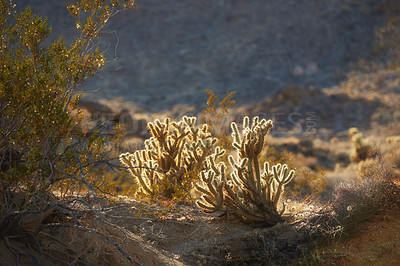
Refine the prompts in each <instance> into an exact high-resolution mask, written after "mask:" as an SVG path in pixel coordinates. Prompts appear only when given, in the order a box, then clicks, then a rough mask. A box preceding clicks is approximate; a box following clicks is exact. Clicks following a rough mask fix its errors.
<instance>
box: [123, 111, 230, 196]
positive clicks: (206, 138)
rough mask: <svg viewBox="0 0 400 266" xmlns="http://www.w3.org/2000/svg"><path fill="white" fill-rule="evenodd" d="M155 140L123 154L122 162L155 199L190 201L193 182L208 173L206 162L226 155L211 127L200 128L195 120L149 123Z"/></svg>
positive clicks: (183, 119)
mask: <svg viewBox="0 0 400 266" xmlns="http://www.w3.org/2000/svg"><path fill="white" fill-rule="evenodd" d="M148 128H149V129H150V134H151V137H150V139H147V140H146V141H145V149H143V150H138V151H135V152H134V153H129V152H128V153H123V154H121V155H120V160H121V163H122V164H123V165H125V166H126V167H127V168H128V170H129V172H130V173H131V175H132V176H133V177H135V178H136V179H137V181H138V183H139V185H140V192H141V193H142V194H145V195H148V196H151V197H152V198H160V199H169V200H171V199H173V200H180V199H184V198H186V199H187V197H189V192H190V189H191V188H192V187H193V182H196V181H197V180H198V175H199V173H200V171H202V170H203V169H204V163H205V161H206V158H207V157H208V156H210V155H211V154H215V155H217V154H219V155H221V154H222V151H221V150H220V149H219V148H216V142H217V139H216V138H214V137H212V136H211V133H210V132H209V130H208V126H207V125H206V124H203V125H202V126H198V125H196V118H195V117H187V116H184V117H183V118H182V120H181V121H179V122H175V121H172V122H171V120H170V119H169V118H167V119H165V120H164V122H161V121H160V120H156V121H154V122H153V123H152V122H150V123H148Z"/></svg>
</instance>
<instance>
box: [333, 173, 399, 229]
mask: <svg viewBox="0 0 400 266" xmlns="http://www.w3.org/2000/svg"><path fill="white" fill-rule="evenodd" d="M392 188H393V184H392V183H390V182H386V181H382V180H377V179H374V178H365V179H363V180H361V181H359V182H356V181H354V182H351V183H341V184H339V185H338V186H337V187H336V188H335V192H334V196H333V200H332V210H333V216H334V218H335V220H336V221H337V224H338V225H340V226H341V227H342V228H343V230H345V231H347V232H349V231H350V230H352V229H354V228H355V226H356V225H357V224H358V223H360V222H361V221H363V220H365V219H367V218H369V217H371V216H372V215H373V214H375V213H376V212H378V211H379V210H381V209H382V208H383V207H384V206H385V204H386V203H387V202H388V200H389V199H390V197H391V191H392Z"/></svg>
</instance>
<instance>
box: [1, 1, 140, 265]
mask: <svg viewBox="0 0 400 266" xmlns="http://www.w3.org/2000/svg"><path fill="white" fill-rule="evenodd" d="M132 5H133V1H105V0H102V1H86V0H82V1H80V2H78V3H76V4H74V5H70V6H69V7H68V10H69V11H70V14H71V15H72V16H73V17H74V18H75V19H76V26H77V34H76V36H77V37H76V39H75V40H74V41H73V42H72V43H70V44H67V43H66V42H65V41H64V40H63V38H62V37H60V38H58V39H56V40H55V41H53V42H49V41H48V40H47V38H48V36H49V35H50V33H51V30H50V29H49V28H48V27H47V22H46V19H43V18H41V17H39V16H36V15H35V14H33V13H32V11H31V9H30V8H27V9H25V10H24V11H21V12H19V13H17V12H16V11H15V5H14V4H13V2H12V1H8V0H0V28H1V38H0V235H1V236H2V237H5V238H6V237H7V236H9V235H18V236H22V237H24V234H31V235H32V238H33V239H35V235H36V234H37V233H38V232H39V231H40V230H41V229H42V228H43V227H42V225H43V223H44V221H47V222H49V221H50V222H51V221H53V220H52V218H54V217H55V216H57V219H58V220H57V221H60V219H61V218H60V217H62V215H65V216H69V217H74V218H75V219H76V216H78V214H77V212H75V211H77V210H76V209H75V210H73V208H74V207H71V208H63V207H62V206H63V204H62V202H60V201H58V199H59V198H60V197H58V196H59V195H61V196H67V195H68V196H71V195H75V196H76V195H77V194H78V193H83V194H84V193H90V194H91V198H92V199H95V200H96V199H97V197H96V195H95V193H96V191H102V190H103V189H106V188H107V186H108V185H107V184H106V183H105V182H104V180H103V179H102V178H101V176H102V175H101V171H102V166H99V165H100V164H101V163H102V162H105V161H107V152H108V149H107V147H106V143H107V141H109V140H107V139H105V138H103V137H100V136H99V135H97V134H92V135H91V136H90V137H89V136H86V135H85V133H84V132H83V131H82V130H81V128H80V120H79V115H74V114H75V113H76V112H75V111H76V104H77V102H78V101H79V98H80V96H79V94H78V93H77V89H78V87H79V86H81V85H82V84H83V83H84V82H85V80H86V79H87V78H89V77H92V76H93V75H94V74H95V73H96V72H97V71H98V70H99V69H100V68H101V67H102V66H103V65H104V63H105V58H104V56H103V54H102V53H101V52H100V50H99V49H98V47H97V46H96V39H98V38H99V34H100V31H101V29H102V28H103V27H104V26H105V24H106V22H107V21H108V19H109V18H110V17H111V16H113V15H114V14H116V12H118V11H119V10H121V9H123V8H127V7H129V6H132ZM56 195H57V196H56ZM96 203H98V200H97V202H96ZM87 205H88V206H90V203H88V202H87ZM67 209H68V211H67ZM56 213H57V214H56ZM65 216H64V218H65ZM67 220H68V219H67ZM71 226H72V227H73V226H74V225H71ZM55 227H57V226H55ZM32 233H34V234H35V235H33V234H32ZM36 243H37V245H36V244H35V247H36V248H38V249H40V248H41V247H40V244H39V242H36ZM6 244H7V243H6ZM25 254H27V253H25ZM46 254H47V253H46ZM31 257H32V258H33V257H34V256H33V255H32V256H31ZM42 258H43V254H42ZM42 262H43V263H44V264H45V263H46V262H45V261H42Z"/></svg>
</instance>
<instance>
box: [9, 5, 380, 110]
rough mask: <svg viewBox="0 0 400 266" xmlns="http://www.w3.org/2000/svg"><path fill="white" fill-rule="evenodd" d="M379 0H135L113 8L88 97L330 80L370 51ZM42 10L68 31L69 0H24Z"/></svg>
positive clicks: (58, 29) (150, 105) (156, 101)
mask: <svg viewBox="0 0 400 266" xmlns="http://www.w3.org/2000/svg"><path fill="white" fill-rule="evenodd" d="M382 2H383V1H355V0H332V1H317V0H284V1H283V0H279V1H276V0H274V1H269V0H268V1H241V0H235V1H232V0H219V1H215V0H205V1H187V0H186V1H184V0H176V1H160V0H158V1H157V0H146V1H137V5H138V10H137V11H129V12H122V13H119V14H118V15H117V16H116V17H114V18H113V19H112V21H110V23H109V25H108V27H107V29H106V30H105V33H104V35H103V40H102V42H101V47H102V49H104V51H106V55H107V58H108V60H110V62H109V64H108V65H106V67H105V68H104V71H103V72H102V73H100V74H99V75H98V76H96V77H94V78H93V79H91V80H89V82H88V83H87V84H86V85H85V86H84V89H85V90H87V91H92V90H95V91H96V93H94V94H91V96H90V97H96V98H101V99H115V98H122V99H123V100H124V101H127V102H134V103H135V104H136V105H139V106H141V107H143V108H144V109H146V110H148V111H161V110H164V109H170V108H171V107H172V106H173V105H175V104H178V103H184V104H189V105H195V106H196V107H203V105H204V103H205V101H206V94H205V93H204V89H214V91H215V92H216V93H217V94H219V95H223V94H224V93H225V91H227V90H230V91H233V90H234V91H237V94H236V96H235V99H236V100H237V102H238V104H239V105H240V104H245V103H246V104H247V103H256V102H260V101H261V100H262V99H264V98H265V97H267V96H269V95H271V92H273V91H275V90H278V89H281V88H284V87H286V86H287V85H289V84H297V85H307V86H314V87H316V88H325V87H331V86H333V85H336V84H338V83H339V82H340V81H342V80H343V79H344V78H345V77H346V73H347V72H348V71H349V70H350V69H352V68H354V66H355V64H356V63H357V62H358V61H359V60H360V59H368V60H376V59H379V60H384V58H382V56H380V58H378V57H377V56H376V55H375V54H373V53H372V51H373V49H374V46H375V41H374V40H375V35H374V29H376V28H378V27H382V26H383V25H384V24H385V23H386V21H387V15H386V13H385V10H382V9H381V8H379V6H380V4H381V3H382ZM16 3H17V5H18V6H19V7H21V8H22V7H25V6H29V5H30V6H31V7H32V9H33V10H34V12H36V13H38V14H40V15H42V16H44V17H48V23H49V26H52V27H53V35H52V36H54V37H55V36H58V35H59V34H63V35H65V38H66V39H67V40H71V38H72V37H73V34H74V25H73V24H72V21H73V20H72V19H71V18H70V17H69V14H68V11H67V10H66V6H67V4H68V3H72V1H61V0H57V1H54V0H30V1H27V0H24V1H16Z"/></svg>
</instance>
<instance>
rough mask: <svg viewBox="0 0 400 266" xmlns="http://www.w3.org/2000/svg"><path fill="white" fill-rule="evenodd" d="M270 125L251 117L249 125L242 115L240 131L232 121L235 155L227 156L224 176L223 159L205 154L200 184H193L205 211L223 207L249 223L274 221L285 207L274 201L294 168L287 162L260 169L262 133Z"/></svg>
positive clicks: (279, 195)
mask: <svg viewBox="0 0 400 266" xmlns="http://www.w3.org/2000/svg"><path fill="white" fill-rule="evenodd" d="M272 126H273V122H272V121H271V120H268V121H266V120H265V119H262V120H261V121H260V120H259V118H258V117H255V118H254V119H253V121H252V123H251V126H250V120H249V118H248V117H245V118H244V121H243V130H242V133H240V132H239V129H238V127H237V124H236V123H232V125H231V127H232V138H233V144H232V145H233V147H234V148H235V149H236V151H237V156H236V158H234V157H233V156H229V157H228V159H229V162H230V165H231V169H232V170H231V174H230V175H229V177H227V176H226V173H225V170H226V169H227V167H226V165H225V163H219V164H217V163H216V157H214V156H209V157H208V159H207V163H206V165H205V167H206V170H205V171H203V172H202V173H201V180H202V182H203V185H202V186H201V185H197V186H196V188H197V189H198V190H199V191H200V192H202V193H203V196H202V198H201V200H199V201H198V202H197V203H198V205H199V206H200V207H202V208H203V209H204V210H205V211H207V212H213V211H223V212H228V213H233V214H234V215H235V216H237V217H239V218H240V219H241V220H243V221H245V222H249V223H265V224H269V225H273V224H276V223H277V222H279V221H280V220H281V216H282V214H283V212H284V211H285V207H284V205H283V207H282V209H281V210H280V211H279V210H278V203H279V201H280V198H281V196H282V194H283V191H284V186H285V185H286V184H287V183H289V182H290V181H291V180H292V179H293V177H294V171H293V170H290V171H289V169H288V167H287V165H282V164H276V165H274V166H272V169H271V168H270V166H269V163H268V162H266V163H265V164H264V167H263V169H260V158H259V155H260V153H261V151H262V149H263V147H264V141H265V136H266V135H267V134H268V132H269V131H270V129H271V128H272Z"/></svg>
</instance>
